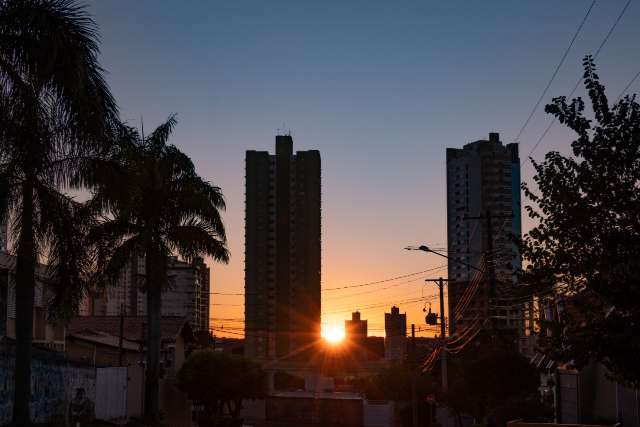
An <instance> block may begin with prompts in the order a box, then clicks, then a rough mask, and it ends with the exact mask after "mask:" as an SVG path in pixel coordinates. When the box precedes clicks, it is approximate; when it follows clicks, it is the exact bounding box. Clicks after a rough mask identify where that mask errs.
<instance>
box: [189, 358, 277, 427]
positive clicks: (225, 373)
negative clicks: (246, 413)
mask: <svg viewBox="0 0 640 427" xmlns="http://www.w3.org/2000/svg"><path fill="white" fill-rule="evenodd" d="M178 384H179V387H180V389H181V390H183V391H184V392H185V393H187V395H188V396H189V398H190V399H192V400H193V401H194V403H196V404H199V405H203V406H204V413H202V414H201V415H200V419H199V420H198V422H199V424H200V425H203V426H209V425H210V426H212V427H217V426H229V425H238V426H240V425H242V423H241V422H240V420H239V419H238V417H239V415H240V410H241V409H242V400H243V399H257V398H261V397H263V396H264V394H265V376H264V372H263V371H262V368H261V367H260V365H258V364H257V363H255V362H253V361H251V360H249V359H246V358H244V357H242V356H236V355H231V354H228V353H222V352H215V351H208V350H205V351H196V352H194V353H193V354H191V356H189V358H188V359H187V360H186V362H185V363H184V365H183V366H182V368H181V369H180V372H179V373H178ZM225 412H226V417H227V420H228V418H231V421H232V422H231V423H229V422H227V420H225ZM234 422H235V424H234Z"/></svg>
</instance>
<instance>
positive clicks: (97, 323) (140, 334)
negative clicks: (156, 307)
mask: <svg viewBox="0 0 640 427" xmlns="http://www.w3.org/2000/svg"><path fill="white" fill-rule="evenodd" d="M146 322H147V317H146V316H125V317H124V328H123V333H124V334H123V337H124V339H126V340H129V341H135V342H139V341H143V340H145V337H146V336H147V332H146ZM67 331H68V333H70V334H73V333H79V332H83V331H85V332H86V331H94V332H102V333H105V334H108V335H112V336H115V337H118V336H119V335H120V316H77V317H74V318H73V319H71V322H70V323H69V325H68V326H67ZM160 331H161V332H160V333H161V337H162V340H163V341H175V339H176V338H177V337H178V336H179V335H182V336H183V337H185V338H187V337H190V336H191V335H192V331H191V327H190V326H189V322H188V321H187V320H186V319H185V318H184V317H179V316H163V317H162V320H161V323H160Z"/></svg>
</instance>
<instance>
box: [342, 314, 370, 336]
mask: <svg viewBox="0 0 640 427" xmlns="http://www.w3.org/2000/svg"><path fill="white" fill-rule="evenodd" d="M344 331H345V338H347V339H348V340H351V341H364V339H365V338H367V321H366V320H362V319H360V312H359V311H356V312H354V313H351V320H345V321H344Z"/></svg>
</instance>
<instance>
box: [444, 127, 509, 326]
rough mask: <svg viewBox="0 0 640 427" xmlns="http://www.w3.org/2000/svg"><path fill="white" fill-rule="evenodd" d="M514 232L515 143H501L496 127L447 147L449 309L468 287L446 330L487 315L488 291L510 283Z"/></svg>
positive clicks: (505, 287)
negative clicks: (455, 318) (455, 317)
mask: <svg viewBox="0 0 640 427" xmlns="http://www.w3.org/2000/svg"><path fill="white" fill-rule="evenodd" d="M514 236H515V237H517V238H520V236H521V205H520V157H519V154H518V144H516V143H512V144H507V145H503V144H502V142H501V141H500V135H499V134H498V133H490V134H489V139H488V140H479V141H475V142H471V143H469V144H466V145H464V147H463V148H460V149H458V148H447V248H448V251H449V257H450V258H451V261H450V262H449V271H448V273H449V313H454V308H455V307H456V306H457V304H458V301H459V300H460V297H461V295H462V294H463V293H464V292H465V290H466V289H467V288H468V287H471V288H473V289H474V290H473V298H471V300H470V302H469V303H468V304H467V305H466V308H465V310H464V311H463V312H462V314H461V318H460V319H458V321H456V322H451V320H452V319H453V316H450V318H451V319H450V330H452V331H455V329H460V330H462V329H464V328H465V327H466V326H468V325H470V324H471V323H472V322H474V321H475V320H477V319H478V318H480V317H483V316H487V315H488V313H489V308H490V307H489V296H490V294H491V293H493V295H494V296H499V295H500V294H501V292H502V293H504V292H508V290H509V288H510V287H511V286H513V284H514V283H515V280H514V275H513V273H514V271H515V270H516V269H518V268H520V266H521V261H520V255H519V253H518V250H517V246H516V245H515V243H514V241H513V237H514ZM488 263H491V265H492V266H493V268H494V271H495V277H496V280H495V283H496V285H495V287H494V289H489V286H490V285H489V282H490V281H489V280H486V279H487V277H488V270H489V264H488ZM474 267H475V268H480V269H485V270H486V271H487V273H486V274H484V275H483V274H481V273H479V272H478V271H477V270H475V269H474ZM483 276H484V279H485V280H481V279H482V278H483ZM494 314H495V313H494ZM500 314H504V315H503V316H501V317H502V319H501V320H500V322H501V323H510V316H509V315H508V314H507V313H500Z"/></svg>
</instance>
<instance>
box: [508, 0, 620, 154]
mask: <svg viewBox="0 0 640 427" xmlns="http://www.w3.org/2000/svg"><path fill="white" fill-rule="evenodd" d="M630 4H631V0H627V3H626V4H625V5H624V7H623V8H622V11H621V12H620V14H619V15H618V17H617V18H616V20H615V22H614V23H613V25H612V26H611V28H609V31H608V32H607V35H606V36H605V38H604V40H602V43H600V46H598V49H597V50H596V53H595V54H594V55H593V59H594V60H595V59H596V58H597V57H598V55H599V54H600V52H601V51H602V49H603V48H604V46H605V45H606V44H607V41H608V40H609V37H611V34H613V31H614V30H615V28H616V27H617V26H618V23H619V22H620V20H621V19H622V16H623V15H624V13H625V12H626V11H627V8H628V7H629V5H630ZM582 79H583V77H580V78H579V79H578V81H577V82H576V84H575V86H574V87H573V90H572V91H571V93H569V96H567V98H571V97H572V96H573V94H574V92H575V91H576V90H577V89H578V86H580V83H581V82H582ZM555 122H556V118H555V117H554V118H553V120H551V123H549V126H547V128H546V129H545V130H544V132H543V133H542V135H540V138H538V141H537V142H536V143H535V145H534V146H533V148H532V149H531V151H529V155H528V156H527V157H531V155H532V154H533V152H534V151H535V150H536V149H537V148H538V146H539V145H540V144H541V143H542V141H543V140H544V138H545V137H546V136H547V134H548V133H549V130H551V127H552V126H553V125H554V124H555ZM527 164H529V163H527ZM520 166H522V161H520Z"/></svg>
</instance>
